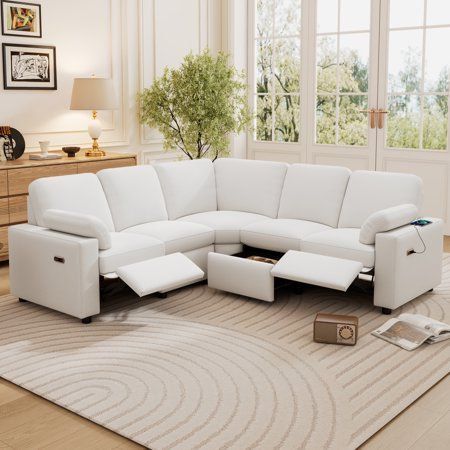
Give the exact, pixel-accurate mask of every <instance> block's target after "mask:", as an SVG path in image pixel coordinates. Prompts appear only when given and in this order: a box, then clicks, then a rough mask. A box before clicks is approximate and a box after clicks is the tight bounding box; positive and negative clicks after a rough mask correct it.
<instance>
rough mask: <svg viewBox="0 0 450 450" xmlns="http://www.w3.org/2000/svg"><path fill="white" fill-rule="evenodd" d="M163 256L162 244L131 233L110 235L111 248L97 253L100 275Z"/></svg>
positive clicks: (150, 238)
mask: <svg viewBox="0 0 450 450" xmlns="http://www.w3.org/2000/svg"><path fill="white" fill-rule="evenodd" d="M163 255H164V243H163V242H162V241H160V240H158V239H155V238H152V237H149V236H142V235H138V234H132V233H111V247H110V248H108V249H107V250H100V251H99V252H98V264H99V271H100V273H101V274H102V275H104V274H107V273H111V272H115V271H116V270H117V269H118V268H119V267H121V266H126V265H128V264H133V263H136V262H140V261H145V260H147V259H151V258H156V257H157V256H163Z"/></svg>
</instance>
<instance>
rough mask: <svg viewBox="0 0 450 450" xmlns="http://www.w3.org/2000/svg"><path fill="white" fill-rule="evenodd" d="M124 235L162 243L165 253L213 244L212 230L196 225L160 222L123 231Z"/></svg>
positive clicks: (170, 221)
mask: <svg viewBox="0 0 450 450" xmlns="http://www.w3.org/2000/svg"><path fill="white" fill-rule="evenodd" d="M124 232H126V233H133V234H139V235H144V236H150V237H153V238H156V239H159V240H160V241H162V242H164V247H165V253H166V255H167V254H169V253H175V252H188V251H189V250H195V249H197V248H201V247H206V246H207V245H211V244H213V243H214V230H213V229H212V228H209V227H207V226H205V225H200V224H198V223H190V222H182V221H179V220H173V221H172V220H160V221H158V222H151V223H143V224H142V225H136V226H134V227H130V228H127V229H126V230H124Z"/></svg>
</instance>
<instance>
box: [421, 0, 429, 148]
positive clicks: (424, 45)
mask: <svg viewBox="0 0 450 450" xmlns="http://www.w3.org/2000/svg"><path fill="white" fill-rule="evenodd" d="M423 1H424V5H423V31H422V33H423V35H422V67H421V76H420V94H419V100H420V116H419V149H423V129H424V128H423V119H424V107H423V104H424V101H425V96H424V93H425V61H426V58H425V56H426V55H425V51H426V43H427V28H426V25H427V7H428V0H423Z"/></svg>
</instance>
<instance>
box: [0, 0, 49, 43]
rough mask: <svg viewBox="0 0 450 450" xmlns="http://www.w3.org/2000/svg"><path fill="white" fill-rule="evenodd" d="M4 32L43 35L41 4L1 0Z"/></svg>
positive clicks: (19, 34) (28, 35)
mask: <svg viewBox="0 0 450 450" xmlns="http://www.w3.org/2000/svg"><path fill="white" fill-rule="evenodd" d="M1 17H2V34H4V35H5V36H23V37H38V38H40V37H42V29H41V5H37V4H35V3H23V2H14V1H7V0H1Z"/></svg>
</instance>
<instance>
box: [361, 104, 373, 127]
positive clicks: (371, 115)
mask: <svg viewBox="0 0 450 450" xmlns="http://www.w3.org/2000/svg"><path fill="white" fill-rule="evenodd" d="M359 112H361V113H366V114H369V118H370V128H375V113H376V109H375V108H371V109H360V110H359Z"/></svg>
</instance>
